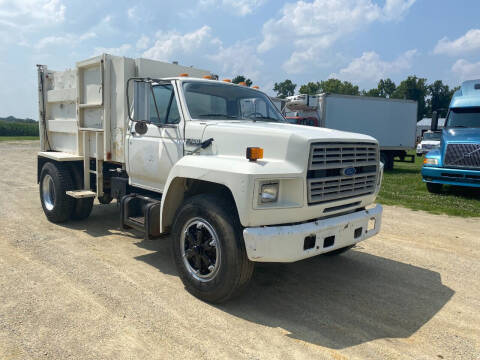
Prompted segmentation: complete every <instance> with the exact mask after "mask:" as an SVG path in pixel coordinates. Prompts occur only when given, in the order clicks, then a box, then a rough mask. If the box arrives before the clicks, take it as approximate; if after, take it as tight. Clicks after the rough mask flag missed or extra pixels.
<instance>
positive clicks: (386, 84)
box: [377, 78, 397, 98]
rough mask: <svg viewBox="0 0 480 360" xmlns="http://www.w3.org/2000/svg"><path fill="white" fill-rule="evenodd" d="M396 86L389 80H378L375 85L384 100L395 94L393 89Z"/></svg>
mask: <svg viewBox="0 0 480 360" xmlns="http://www.w3.org/2000/svg"><path fill="white" fill-rule="evenodd" d="M396 88H397V86H396V85H395V83H394V82H393V81H392V80H391V79H390V78H388V79H380V81H379V82H378V85H377V89H378V91H379V93H380V96H381V97H384V98H389V97H392V95H393V93H394V92H395V89H396Z"/></svg>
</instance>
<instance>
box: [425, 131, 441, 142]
mask: <svg viewBox="0 0 480 360" xmlns="http://www.w3.org/2000/svg"><path fill="white" fill-rule="evenodd" d="M441 136H442V134H440V133H425V134H423V140H440V138H441Z"/></svg>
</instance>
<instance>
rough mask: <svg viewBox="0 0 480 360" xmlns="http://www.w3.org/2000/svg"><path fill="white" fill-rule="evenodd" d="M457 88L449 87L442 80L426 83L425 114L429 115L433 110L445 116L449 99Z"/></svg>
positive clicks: (440, 115)
mask: <svg viewBox="0 0 480 360" xmlns="http://www.w3.org/2000/svg"><path fill="white" fill-rule="evenodd" d="M457 90H458V88H453V89H450V87H449V86H448V85H446V84H444V83H443V82H442V80H437V81H434V82H433V84H430V85H428V87H427V94H428V96H429V98H428V99H427V110H426V115H427V116H431V115H432V112H433V111H437V112H438V116H439V117H445V116H446V115H447V111H448V106H449V105H450V100H452V96H453V94H454V93H455V91H457Z"/></svg>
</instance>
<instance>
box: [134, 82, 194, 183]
mask: <svg viewBox="0 0 480 360" xmlns="http://www.w3.org/2000/svg"><path fill="white" fill-rule="evenodd" d="M134 113H135V120H137V119H142V120H147V131H146V133H145V134H138V133H136V132H135V130H134V129H135V122H134V121H130V127H129V128H130V132H129V134H128V139H127V143H128V164H127V171H128V175H129V182H130V185H133V186H137V187H140V188H143V189H147V190H153V191H157V192H163V189H164V187H165V183H166V181H167V177H168V174H169V172H170V169H171V168H172V167H173V166H174V165H175V163H176V162H177V161H178V160H179V159H180V158H181V157H182V156H183V128H184V125H185V123H184V120H183V118H182V116H181V112H180V111H179V101H178V95H177V93H176V89H175V86H174V83H173V82H170V81H168V82H162V83H159V84H155V85H152V86H150V84H147V86H142V87H139V88H138V89H137V88H136V89H135V100H134Z"/></svg>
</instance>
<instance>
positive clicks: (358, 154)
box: [309, 143, 378, 170]
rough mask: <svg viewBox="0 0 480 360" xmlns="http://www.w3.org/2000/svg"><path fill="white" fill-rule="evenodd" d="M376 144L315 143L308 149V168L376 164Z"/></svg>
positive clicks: (318, 168)
mask: <svg viewBox="0 0 480 360" xmlns="http://www.w3.org/2000/svg"><path fill="white" fill-rule="evenodd" d="M377 152H378V148H377V145H376V144H364V143H353V144H352V143H315V144H312V147H311V150H310V168H309V169H310V170H320V169H335V168H345V167H350V166H354V167H356V166H367V165H377V156H378V154H377Z"/></svg>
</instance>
